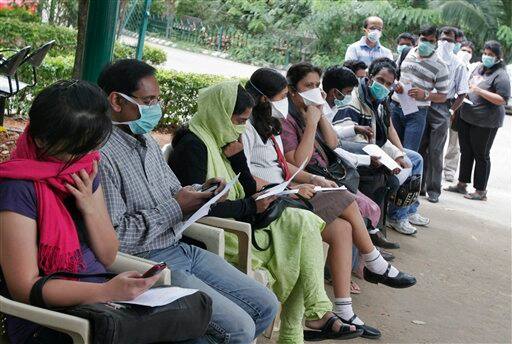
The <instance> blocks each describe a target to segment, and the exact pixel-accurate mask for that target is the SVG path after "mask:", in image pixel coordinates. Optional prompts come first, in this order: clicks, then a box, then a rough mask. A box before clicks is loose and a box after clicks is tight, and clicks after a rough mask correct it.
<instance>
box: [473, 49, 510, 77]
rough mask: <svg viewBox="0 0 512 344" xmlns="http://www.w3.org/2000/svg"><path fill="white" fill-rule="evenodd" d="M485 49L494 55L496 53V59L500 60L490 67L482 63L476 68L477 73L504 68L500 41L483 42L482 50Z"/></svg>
mask: <svg viewBox="0 0 512 344" xmlns="http://www.w3.org/2000/svg"><path fill="white" fill-rule="evenodd" d="M485 49H489V50H490V51H492V52H493V53H494V55H496V59H499V60H500V61H499V62H497V63H496V64H495V65H494V66H492V67H491V68H487V67H485V66H484V65H483V64H482V66H481V67H480V68H479V69H478V74H481V75H482V74H492V73H494V72H495V71H497V70H498V69H500V68H505V63H504V62H503V48H502V47H501V43H500V42H498V41H487V42H485V44H484V50H485Z"/></svg>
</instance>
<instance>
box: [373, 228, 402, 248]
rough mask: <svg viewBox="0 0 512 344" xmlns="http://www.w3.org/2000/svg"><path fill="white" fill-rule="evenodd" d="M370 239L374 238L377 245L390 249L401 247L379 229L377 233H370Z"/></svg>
mask: <svg viewBox="0 0 512 344" xmlns="http://www.w3.org/2000/svg"><path fill="white" fill-rule="evenodd" d="M370 239H372V243H373V244H374V245H375V246H379V247H382V248H388V249H397V248H400V244H399V243H397V242H391V241H388V239H386V237H385V236H384V234H382V232H381V231H378V232H377V233H374V234H370Z"/></svg>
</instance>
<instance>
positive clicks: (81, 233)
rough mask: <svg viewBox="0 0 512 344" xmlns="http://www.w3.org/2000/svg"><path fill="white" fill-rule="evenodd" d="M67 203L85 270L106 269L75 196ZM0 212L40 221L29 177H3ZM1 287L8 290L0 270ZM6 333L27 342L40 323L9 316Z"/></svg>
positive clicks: (10, 337)
mask: <svg viewBox="0 0 512 344" xmlns="http://www.w3.org/2000/svg"><path fill="white" fill-rule="evenodd" d="M99 184H100V179H99V175H98V176H97V177H96V178H95V179H94V181H93V191H96V190H97V189H98V186H99ZM64 204H65V205H66V208H67V209H68V211H69V213H70V214H71V216H72V218H73V221H74V222H75V225H76V227H77V232H78V237H79V240H80V248H81V251H82V258H83V261H84V263H85V265H86V268H85V270H84V271H81V272H83V273H100V272H106V269H105V267H104V266H103V264H101V262H100V261H98V259H97V258H96V256H95V255H94V252H93V251H92V250H91V249H90V248H89V247H88V246H87V237H86V229H85V224H84V222H83V219H82V216H81V215H80V212H79V211H78V209H77V208H76V205H75V200H74V199H73V197H68V198H67V199H65V200H64ZM0 211H12V212H15V213H18V214H20V215H23V216H26V217H28V218H31V219H34V220H37V197H36V191H35V187H34V183H33V182H32V181H29V180H14V179H4V180H2V181H0ZM0 278H1V280H0V290H4V291H7V286H6V285H5V282H4V281H3V275H2V274H1V270H0ZM87 282H95V283H101V282H103V279H101V278H100V279H98V278H88V279H87ZM6 324H7V334H8V336H9V339H10V341H11V342H12V343H24V342H25V341H26V340H27V339H28V338H29V337H30V336H32V335H33V333H34V332H35V331H36V330H37V328H38V327H39V325H37V324H35V323H31V322H29V321H26V320H23V319H20V318H16V317H12V316H7V317H6Z"/></svg>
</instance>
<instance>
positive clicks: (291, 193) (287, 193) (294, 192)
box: [276, 186, 347, 196]
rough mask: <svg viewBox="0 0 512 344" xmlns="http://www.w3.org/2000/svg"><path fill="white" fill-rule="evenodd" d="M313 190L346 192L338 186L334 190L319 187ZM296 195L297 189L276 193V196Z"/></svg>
mask: <svg viewBox="0 0 512 344" xmlns="http://www.w3.org/2000/svg"><path fill="white" fill-rule="evenodd" d="M314 190H315V192H323V191H341V190H347V188H346V187H344V186H338V187H335V188H323V187H321V186H315V187H314ZM298 193H299V189H292V190H284V191H283V192H280V193H278V194H277V195H276V196H284V195H294V194H298Z"/></svg>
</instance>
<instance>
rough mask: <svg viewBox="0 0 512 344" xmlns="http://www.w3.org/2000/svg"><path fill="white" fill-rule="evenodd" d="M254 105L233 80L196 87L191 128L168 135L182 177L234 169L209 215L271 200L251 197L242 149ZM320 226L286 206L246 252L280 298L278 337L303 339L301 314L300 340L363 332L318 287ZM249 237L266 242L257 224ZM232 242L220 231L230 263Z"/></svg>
mask: <svg viewBox="0 0 512 344" xmlns="http://www.w3.org/2000/svg"><path fill="white" fill-rule="evenodd" d="M253 105H254V102H253V99H252V97H251V96H250V95H249V93H248V92H247V91H246V90H244V89H243V87H241V86H240V85H239V84H238V82H233V81H231V82H223V83H220V84H217V85H214V86H212V87H209V88H207V89H203V90H201V91H200V92H199V98H198V111H197V113H196V114H195V115H194V117H193V118H192V120H191V121H190V130H184V131H181V132H180V133H179V134H177V135H176V137H175V139H174V141H173V146H174V149H173V152H172V154H171V155H170V157H169V165H170V167H171V169H172V170H173V171H174V173H175V174H176V176H177V177H178V179H180V181H181V182H182V183H185V184H197V183H204V182H205V181H206V180H207V179H208V178H210V177H209V176H213V175H215V176H218V177H221V178H225V179H227V180H231V179H232V178H233V177H234V176H235V175H236V174H238V173H240V182H238V183H236V184H235V186H234V187H233V189H232V190H231V191H230V193H229V197H228V200H227V201H225V202H220V203H217V204H216V205H214V206H213V207H212V209H211V211H210V215H212V216H218V217H227V218H235V219H237V220H241V221H248V222H249V221H250V218H251V217H253V216H255V215H256V214H257V213H262V212H263V211H265V210H266V209H267V207H268V206H269V204H270V203H271V202H272V201H273V200H274V199H275V198H272V197H269V198H266V199H263V200H257V201H256V200H255V198H256V196H257V194H255V192H256V182H255V181H254V179H253V178H252V176H251V174H250V171H249V169H248V167H247V163H246V159H245V156H244V153H243V146H242V144H241V140H240V135H241V134H242V133H243V132H244V130H245V122H246V121H247V119H248V118H249V116H250V114H251V109H252V106H253ZM324 225H325V224H324V222H323V221H322V219H320V218H319V217H317V216H315V215H314V214H312V213H311V212H309V211H307V210H302V209H294V208H286V209H285V210H284V211H283V213H282V214H281V215H280V216H279V218H278V219H276V220H274V221H273V222H272V223H271V224H270V225H269V226H268V228H265V229H266V230H268V231H269V232H270V236H271V239H272V240H271V242H270V246H269V248H268V249H267V250H264V251H261V250H256V249H253V250H252V255H253V268H254V269H266V270H267V271H268V272H269V273H268V276H269V278H270V285H271V287H272V290H273V291H274V293H275V294H276V296H277V298H278V299H279V300H280V302H281V303H282V304H283V311H282V313H281V320H282V323H281V330H280V333H279V342H280V343H302V342H303V330H302V318H303V317H304V316H305V317H306V326H307V327H309V328H311V329H313V331H307V332H305V333H304V335H305V337H306V339H316V340H320V339H348V338H354V337H357V336H360V335H361V334H362V333H363V330H362V329H356V328H355V326H347V325H343V324H342V322H341V320H340V319H339V318H338V317H337V316H336V314H334V313H333V312H332V303H331V301H330V300H329V298H328V297H327V295H326V293H325V290H324V280H323V266H324V263H323V249H322V238H321V236H320V232H321V231H322V229H323V228H324ZM325 230H327V228H326V229H324V231H325ZM254 235H255V238H256V240H257V242H258V244H259V245H260V246H264V244H265V243H268V239H267V237H266V235H265V232H263V231H262V230H258V231H255V232H254ZM340 245H343V243H342V242H340ZM345 246H347V248H346V249H345V250H344V253H345V254H346V255H347V257H346V258H345V259H348V261H349V262H350V246H351V243H350V241H349V242H348V243H345ZM340 247H341V246H340ZM236 248H237V243H236V239H235V238H234V237H233V236H232V235H227V234H226V257H227V259H228V260H230V261H236V258H237V252H236ZM349 273H350V270H349ZM315 329H316V330H322V331H314V330H315Z"/></svg>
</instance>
